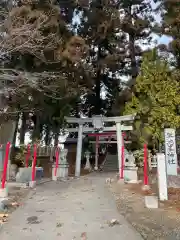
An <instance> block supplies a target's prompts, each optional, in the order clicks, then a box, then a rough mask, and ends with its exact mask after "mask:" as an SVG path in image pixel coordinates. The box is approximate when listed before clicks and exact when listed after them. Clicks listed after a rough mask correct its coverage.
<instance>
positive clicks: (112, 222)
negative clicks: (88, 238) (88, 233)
mask: <svg viewBox="0 0 180 240" xmlns="http://www.w3.org/2000/svg"><path fill="white" fill-rule="evenodd" d="M107 224H108V226H109V227H113V226H115V225H120V223H119V221H118V220H117V219H112V220H111V221H108V222H107Z"/></svg>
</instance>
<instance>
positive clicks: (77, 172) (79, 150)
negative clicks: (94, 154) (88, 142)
mask: <svg viewBox="0 0 180 240" xmlns="http://www.w3.org/2000/svg"><path fill="white" fill-rule="evenodd" d="M82 136H83V124H81V123H80V124H79V130H78V142H77V152H76V169H75V177H79V176H80V174H81V156H82Z"/></svg>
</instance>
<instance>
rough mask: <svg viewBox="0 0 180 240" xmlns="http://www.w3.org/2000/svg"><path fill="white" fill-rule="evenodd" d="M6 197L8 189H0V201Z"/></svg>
mask: <svg viewBox="0 0 180 240" xmlns="http://www.w3.org/2000/svg"><path fill="white" fill-rule="evenodd" d="M7 197H8V189H7V188H6V187H5V188H0V199H4V198H7Z"/></svg>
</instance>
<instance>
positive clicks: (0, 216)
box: [0, 186, 29, 229]
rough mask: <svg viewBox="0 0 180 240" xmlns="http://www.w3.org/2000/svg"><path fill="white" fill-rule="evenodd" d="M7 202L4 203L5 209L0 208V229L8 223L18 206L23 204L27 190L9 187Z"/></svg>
mask: <svg viewBox="0 0 180 240" xmlns="http://www.w3.org/2000/svg"><path fill="white" fill-rule="evenodd" d="M8 192H9V193H8V200H7V201H5V204H4V206H5V208H2V205H1V206H0V229H1V227H2V226H3V225H4V224H5V223H7V222H8V220H9V217H10V216H11V214H12V213H13V212H14V211H15V210H16V209H17V208H18V207H20V206H22V205H23V204H24V201H25V199H26V197H27V196H28V193H29V189H26V188H20V187H14V186H13V187H9V189H8Z"/></svg>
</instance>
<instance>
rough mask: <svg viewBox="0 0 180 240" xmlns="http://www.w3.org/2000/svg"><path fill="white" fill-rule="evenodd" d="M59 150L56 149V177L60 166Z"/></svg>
mask: <svg viewBox="0 0 180 240" xmlns="http://www.w3.org/2000/svg"><path fill="white" fill-rule="evenodd" d="M59 152H60V150H59V148H58V147H57V148H56V166H55V170H54V176H55V177H56V176H57V169H58V164H59Z"/></svg>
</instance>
